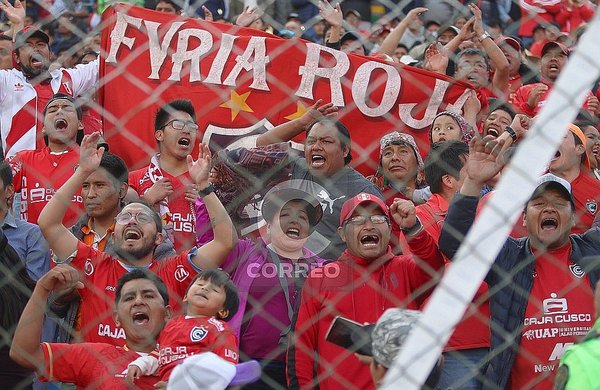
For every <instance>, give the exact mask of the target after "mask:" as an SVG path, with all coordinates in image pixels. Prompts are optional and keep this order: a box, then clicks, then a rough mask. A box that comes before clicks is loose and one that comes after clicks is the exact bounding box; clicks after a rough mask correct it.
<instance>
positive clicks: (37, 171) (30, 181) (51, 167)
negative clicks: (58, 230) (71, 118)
mask: <svg viewBox="0 0 600 390" xmlns="http://www.w3.org/2000/svg"><path fill="white" fill-rule="evenodd" d="M7 161H8V163H9V164H10V166H11V168H12V173H13V177H14V178H13V183H14V185H15V192H19V191H20V192H21V219H23V220H25V221H27V222H31V223H35V224H37V220H38V217H39V216H40V213H41V212H42V209H43V208H44V207H45V206H46V204H48V202H49V201H50V199H52V197H53V196H54V194H55V193H56V190H58V189H59V188H60V187H61V186H62V185H63V184H65V182H66V181H67V180H69V178H70V177H71V175H73V173H74V172H75V169H76V168H77V166H78V165H79V152H78V151H76V150H71V149H69V150H67V151H66V152H64V153H60V154H54V153H52V152H50V149H49V148H43V149H40V150H23V151H21V152H19V153H17V154H16V155H14V156H13V157H10V158H9V159H8V160H7ZM82 211H83V198H82V197H81V189H78V190H77V192H76V193H75V195H73V200H72V201H71V203H70V205H69V208H68V209H67V212H66V213H65V217H64V218H63V224H64V225H65V226H71V225H73V224H74V223H75V222H76V221H77V218H79V215H80V214H81V212H82Z"/></svg>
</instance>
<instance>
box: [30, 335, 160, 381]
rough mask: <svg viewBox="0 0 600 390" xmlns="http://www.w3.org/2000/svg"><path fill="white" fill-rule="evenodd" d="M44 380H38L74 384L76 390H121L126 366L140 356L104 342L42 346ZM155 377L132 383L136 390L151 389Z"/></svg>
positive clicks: (146, 377)
mask: <svg viewBox="0 0 600 390" xmlns="http://www.w3.org/2000/svg"><path fill="white" fill-rule="evenodd" d="M41 346H42V350H43V351H44V361H45V370H46V375H45V377H40V380H42V381H44V382H45V381H59V382H68V383H75V384H76V385H77V388H78V389H95V390H102V389H106V390H121V389H123V390H125V389H131V388H130V387H128V386H127V385H126V384H125V378H126V377H127V365H128V364H129V363H131V362H132V361H134V360H135V359H137V358H139V357H140V356H143V355H144V354H140V353H137V352H134V351H131V350H130V349H128V348H127V347H118V346H114V345H109V344H104V343H81V344H59V343H42V344H41ZM158 381H159V378H158V377H157V376H142V377H140V378H139V379H137V380H136V381H135V384H136V388H138V389H152V390H154V384H155V383H157V382H158Z"/></svg>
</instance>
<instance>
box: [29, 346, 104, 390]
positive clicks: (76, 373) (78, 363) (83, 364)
mask: <svg viewBox="0 0 600 390" xmlns="http://www.w3.org/2000/svg"><path fill="white" fill-rule="evenodd" d="M41 346H42V351H43V352H44V365H45V367H44V368H45V371H44V373H41V374H43V375H40V380H42V381H44V382H46V381H59V382H71V383H77V384H78V385H80V386H83V387H85V385H87V384H88V383H90V380H91V378H93V376H94V375H93V371H94V366H95V362H94V361H95V360H96V359H95V358H94V355H95V352H96V351H94V350H91V349H90V347H89V344H87V343H82V344H62V343H42V344H41Z"/></svg>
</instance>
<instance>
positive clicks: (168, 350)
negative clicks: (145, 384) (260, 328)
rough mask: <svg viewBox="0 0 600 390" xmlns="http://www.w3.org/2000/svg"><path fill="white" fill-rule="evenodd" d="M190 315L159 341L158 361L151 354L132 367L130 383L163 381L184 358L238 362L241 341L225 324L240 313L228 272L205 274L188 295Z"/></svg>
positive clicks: (178, 320)
mask: <svg viewBox="0 0 600 390" xmlns="http://www.w3.org/2000/svg"><path fill="white" fill-rule="evenodd" d="M183 302H184V303H186V314H185V315H181V316H178V317H176V318H174V319H172V320H170V321H168V322H167V325H166V326H165V328H164V329H163V331H162V332H161V334H160V337H159V339H158V351H159V357H158V359H157V358H156V357H155V356H152V355H148V356H144V357H140V358H139V359H136V360H135V361H133V362H132V363H130V364H129V369H128V371H127V380H128V382H130V383H133V381H134V380H135V379H138V378H139V377H140V376H141V375H155V374H156V373H157V371H158V376H159V377H160V378H161V380H163V381H167V380H168V379H169V375H170V374H171V371H172V370H173V369H174V368H175V366H177V365H178V364H179V363H181V362H182V361H183V359H185V358H187V357H189V356H193V355H196V354H199V353H202V352H213V353H215V354H216V355H218V356H220V357H221V358H223V359H225V360H226V361H229V362H231V363H233V364H237V362H238V353H237V350H238V341H237V338H236V336H235V334H234V333H232V332H231V331H230V330H229V326H228V325H227V323H225V322H224V321H227V320H229V319H230V318H232V317H233V316H234V315H235V313H236V312H237V310H238V306H239V298H238V292H237V288H236V287H235V285H234V284H233V282H232V281H231V280H230V279H229V275H227V274H226V273H225V272H223V271H221V270H218V269H214V270H209V271H205V272H202V273H201V274H199V275H198V276H196V278H195V279H194V280H193V281H192V284H190V287H189V288H188V290H187V293H186V294H185V298H184V299H183Z"/></svg>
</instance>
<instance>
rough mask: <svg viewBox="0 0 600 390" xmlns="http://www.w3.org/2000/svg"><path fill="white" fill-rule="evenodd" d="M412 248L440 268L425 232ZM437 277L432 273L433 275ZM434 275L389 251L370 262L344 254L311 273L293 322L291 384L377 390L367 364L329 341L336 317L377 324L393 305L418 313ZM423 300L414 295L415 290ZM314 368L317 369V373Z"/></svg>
mask: <svg viewBox="0 0 600 390" xmlns="http://www.w3.org/2000/svg"><path fill="white" fill-rule="evenodd" d="M409 245H410V248H411V251H412V253H414V254H415V256H418V257H419V258H420V259H422V260H423V261H424V262H425V263H426V264H424V268H432V269H434V270H439V269H441V268H442V267H443V266H444V259H443V257H442V255H441V254H440V253H439V251H438V249H437V246H436V245H435V243H434V241H433V239H432V237H431V236H430V235H429V234H427V233H426V232H425V231H422V232H421V233H419V234H418V235H416V236H415V237H413V238H412V239H411V240H410V243H409ZM432 273H433V272H432ZM430 281H431V273H427V272H426V271H424V270H423V268H421V267H419V265H417V263H416V262H415V259H414V258H413V256H411V255H400V256H395V257H394V256H393V255H392V253H391V251H390V249H389V248H388V253H387V254H386V255H384V256H382V257H381V258H380V259H378V260H375V261H371V262H369V261H367V260H365V259H362V258H358V257H355V256H353V255H351V254H350V253H348V251H347V250H346V251H344V253H342V255H341V256H340V258H339V259H338V261H335V262H332V263H329V264H327V265H325V266H324V267H322V268H317V269H315V270H313V271H312V272H311V274H310V276H309V278H308V279H307V281H306V283H305V285H304V288H303V289H302V302H301V304H300V309H299V311H298V315H297V319H296V324H295V328H294V329H295V335H296V343H295V345H290V347H289V349H288V355H287V358H288V363H287V370H288V382H289V385H290V388H292V389H299V388H301V389H307V388H314V387H315V386H316V385H317V383H318V386H319V388H320V389H321V390H328V389H332V390H338V389H349V388H351V389H357V390H358V389H375V385H374V384H373V380H372V379H371V374H370V371H369V366H368V365H365V364H362V363H360V362H359V361H358V359H357V358H356V357H355V356H354V354H353V353H352V352H350V351H348V350H346V349H343V348H341V347H338V346H337V345H335V344H332V343H330V342H328V341H326V340H325V335H326V333H327V331H328V330H329V327H330V326H331V322H332V321H333V319H334V317H335V316H337V315H340V316H343V317H346V318H349V319H352V320H354V321H357V322H359V323H365V322H367V323H374V322H376V321H377V319H378V318H379V317H380V316H381V315H382V314H383V312H384V311H385V310H386V309H388V308H392V307H406V308H410V309H418V308H419V306H420V304H421V303H422V302H423V299H424V298H425V297H427V296H428V293H429V291H427V292H424V290H423V289H422V287H423V285H425V284H427V283H428V282H430ZM415 291H418V292H419V293H420V295H419V296H417V297H415V296H414V292H415ZM315 370H316V371H315Z"/></svg>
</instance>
